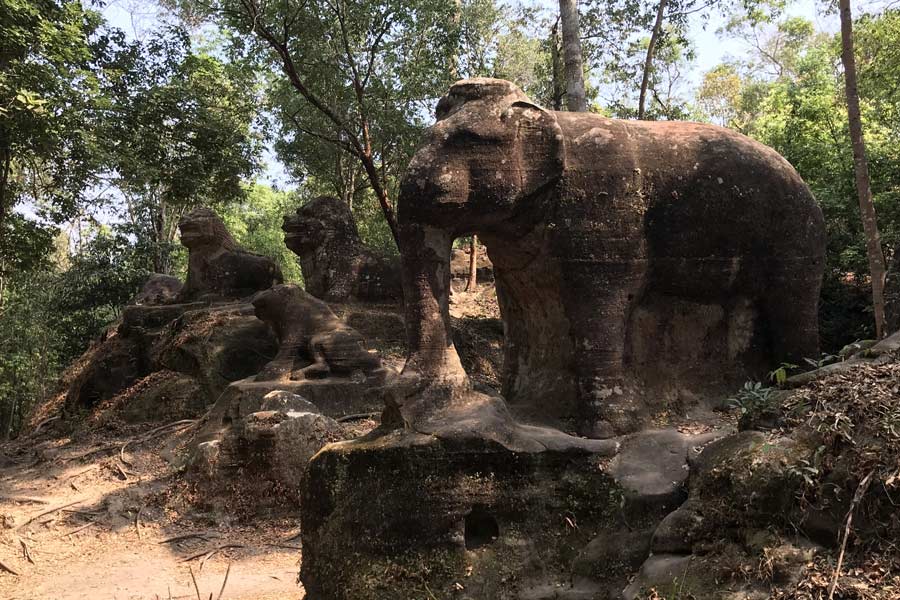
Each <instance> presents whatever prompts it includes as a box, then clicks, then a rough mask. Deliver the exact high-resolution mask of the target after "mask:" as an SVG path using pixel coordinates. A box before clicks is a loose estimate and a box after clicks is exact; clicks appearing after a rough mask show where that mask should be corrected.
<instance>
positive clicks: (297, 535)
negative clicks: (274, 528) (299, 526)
mask: <svg viewBox="0 0 900 600" xmlns="http://www.w3.org/2000/svg"><path fill="white" fill-rule="evenodd" d="M301 535H303V532H302V531H298V532H297V533H295V534H294V535H292V536H291V537H286V538H284V539H283V540H282V541H283V542H293V541H294V540H296V539H297V538H298V537H300V536H301Z"/></svg>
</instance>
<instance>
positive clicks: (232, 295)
mask: <svg viewBox="0 0 900 600" xmlns="http://www.w3.org/2000/svg"><path fill="white" fill-rule="evenodd" d="M178 228H179V230H180V232H181V243H182V244H183V245H184V246H186V247H187V249H188V275H187V281H186V282H185V284H184V287H183V288H182V290H181V293H180V294H179V300H181V301H182V302H189V301H195V300H237V299H239V298H246V297H248V296H251V295H253V294H254V293H255V292H258V291H259V290H264V289H267V288H269V287H271V286H272V285H274V284H276V283H281V282H282V281H283V279H282V275H281V269H280V268H279V267H278V265H277V264H275V262H274V261H273V260H272V259H270V258H267V257H265V256H260V255H258V254H253V253H251V252H247V251H246V250H244V249H242V248H241V247H240V246H239V245H238V243H237V242H236V241H235V240H234V238H233V237H231V234H230V233H228V229H226V227H225V223H224V222H223V221H222V219H221V218H220V217H219V216H218V215H217V214H216V213H215V212H213V211H212V210H210V209H209V208H205V207H200V208H195V209H194V210H192V211H191V212H189V213H187V214H186V215H184V216H183V217H182V218H181V220H180V221H179V222H178Z"/></svg>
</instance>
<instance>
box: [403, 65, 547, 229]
mask: <svg viewBox="0 0 900 600" xmlns="http://www.w3.org/2000/svg"><path fill="white" fill-rule="evenodd" d="M564 154H565V153H564V143H563V134H562V130H561V129H560V127H559V125H558V124H557V122H556V116H555V115H554V113H552V112H550V111H547V110H544V109H543V108H541V107H539V106H537V105H536V104H534V103H533V102H531V101H530V100H529V99H528V97H527V96H525V94H524V93H523V92H522V91H521V90H520V89H519V88H517V87H516V86H515V85H513V84H512V83H510V82H508V81H504V80H502V79H487V78H478V79H467V80H463V81H460V82H457V83H456V84H454V85H453V87H451V88H450V91H449V92H448V93H447V95H446V96H444V97H443V98H442V99H441V100H440V102H438V106H437V123H435V125H434V126H433V127H432V128H431V129H430V130H429V131H428V134H427V136H426V138H425V140H424V142H423V143H422V144H421V145H420V147H419V149H418V150H417V152H416V154H415V156H414V157H413V159H412V161H411V162H410V164H409V167H408V168H407V171H406V175H405V177H404V178H403V181H402V184H401V189H400V212H401V219H402V224H403V225H405V226H415V225H416V224H419V225H432V226H435V227H439V228H442V229H448V230H450V232H451V233H452V234H453V235H455V236H459V235H465V234H468V233H471V232H473V231H476V230H485V229H490V228H491V227H493V226H498V225H499V226H502V225H504V224H507V223H509V222H510V221H511V220H514V219H517V218H525V217H526V216H527V214H528V213H529V212H536V211H537V210H539V206H538V205H539V203H540V200H541V196H542V194H541V193H540V192H541V191H543V190H546V189H548V188H552V187H553V186H554V185H555V184H556V182H557V181H558V179H559V177H560V175H561V174H562V171H563V163H564Z"/></svg>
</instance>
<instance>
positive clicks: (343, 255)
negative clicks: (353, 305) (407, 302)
mask: <svg viewBox="0 0 900 600" xmlns="http://www.w3.org/2000/svg"><path fill="white" fill-rule="evenodd" d="M282 229H283V230H284V234H285V235H284V243H285V244H286V245H287V247H288V248H290V249H291V250H292V251H293V252H294V253H295V254H296V255H297V256H298V257H299V259H300V268H301V269H302V270H303V281H304V285H305V287H306V291H308V292H309V293H310V294H312V295H313V296H315V297H316V298H321V299H322V300H325V301H327V302H346V301H348V300H351V299H353V300H360V301H363V302H400V301H401V300H402V299H403V289H402V286H401V284H400V261H399V259H397V258H392V257H389V256H381V255H378V254H376V253H374V252H372V251H371V250H369V249H368V248H366V246H365V245H364V244H363V242H362V240H361V239H360V237H359V231H358V230H357V228H356V222H355V221H354V220H353V214H352V213H351V212H350V208H349V207H348V206H347V205H346V204H345V203H344V202H342V201H341V200H339V199H338V198H332V197H330V196H320V197H318V198H316V199H314V200H312V201H311V202H308V203H306V204H304V205H303V206H301V207H300V208H298V209H297V211H296V213H294V214H292V215H287V216H286V217H285V218H284V225H283V226H282Z"/></svg>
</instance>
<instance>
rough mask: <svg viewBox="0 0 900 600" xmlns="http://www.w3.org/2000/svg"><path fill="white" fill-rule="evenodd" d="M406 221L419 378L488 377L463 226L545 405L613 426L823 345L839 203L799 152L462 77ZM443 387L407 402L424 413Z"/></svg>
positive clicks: (525, 374)
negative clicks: (815, 180) (818, 184)
mask: <svg viewBox="0 0 900 600" xmlns="http://www.w3.org/2000/svg"><path fill="white" fill-rule="evenodd" d="M399 219H400V229H401V232H400V235H401V248H402V249H403V260H404V265H403V277H404V281H403V283H404V288H405V292H406V315H407V317H406V323H407V328H408V335H409V352H410V354H409V357H408V360H407V363H406V367H405V370H404V375H410V376H415V375H418V376H420V377H419V380H421V381H426V382H429V384H430V385H431V386H434V385H437V383H438V382H444V383H445V384H446V386H448V387H457V388H458V387H460V386H462V387H465V386H467V385H468V382H467V378H466V375H465V373H464V372H463V369H462V367H461V366H460V362H459V357H458V356H457V354H456V351H455V350H454V347H453V342H452V337H451V329H450V320H449V315H448V302H447V300H448V291H449V281H450V271H449V263H450V256H451V243H452V241H453V240H454V239H455V238H457V237H460V236H465V235H471V234H473V233H474V234H478V236H479V238H481V239H482V240H483V241H484V243H485V245H486V246H487V249H488V253H489V255H490V258H491V260H492V261H493V264H494V269H495V276H496V280H497V286H498V296H499V300H500V306H501V312H502V315H503V320H504V322H505V326H506V334H507V335H506V344H505V365H506V366H505V375H504V378H505V381H504V390H503V393H504V396H505V397H506V399H507V400H508V401H509V403H510V405H511V407H513V408H514V409H517V410H518V411H520V413H519V414H523V413H524V414H528V415H530V416H532V417H534V418H535V419H536V420H538V419H549V420H556V421H557V422H558V421H559V420H562V421H564V422H565V421H569V422H571V421H575V422H576V424H577V425H578V427H579V429H580V430H581V431H582V432H583V433H585V434H587V435H591V436H596V437H605V436H609V435H613V434H615V433H621V432H623V431H627V430H631V429H634V428H636V427H638V426H639V425H640V423H641V421H642V419H643V418H644V416H645V415H646V414H647V413H648V412H649V409H652V408H653V407H652V406H651V404H652V403H653V402H657V403H663V402H665V403H669V404H670V405H671V404H672V403H676V405H677V404H681V405H684V404H683V401H685V400H690V399H694V398H697V395H696V393H697V392H698V390H700V391H702V389H703V388H704V386H709V385H723V386H726V387H727V385H734V384H735V383H736V382H738V381H741V380H742V379H741V378H742V377H746V376H747V373H746V370H751V371H753V372H755V373H757V374H758V373H760V372H764V369H765V368H766V367H768V368H771V367H772V366H773V365H777V364H778V362H779V361H782V360H792V361H797V360H798V359H802V358H803V357H809V356H815V355H816V354H817V352H818V329H817V300H818V295H819V287H820V281H821V275H822V270H823V257H824V251H825V236H824V226H823V218H822V213H821V210H820V209H819V207H818V205H817V204H816V202H815V200H814V199H813V197H812V195H811V193H810V191H809V189H808V188H807V186H806V184H805V183H804V182H803V181H802V180H801V179H800V177H799V175H798V174H797V172H796V171H795V170H794V169H793V168H792V167H791V165H790V164H788V162H787V161H785V160H784V159H783V158H782V157H781V156H779V155H778V154H777V153H776V152H775V151H773V150H772V149H770V148H768V147H766V146H763V145H762V144H759V143H757V142H755V141H753V140H751V139H749V138H747V137H744V136H742V135H740V134H738V133H735V132H733V131H729V130H726V129H723V128H720V127H715V126H711V125H702V124H697V123H678V122H641V121H618V120H613V119H607V118H604V117H602V116H600V115H596V114H589V113H572V112H553V111H549V110H545V109H543V108H541V107H539V106H537V105H535V104H534V103H533V102H531V101H530V100H529V99H528V98H527V97H526V96H525V95H524V94H523V93H522V91H521V90H519V89H518V88H517V87H516V86H515V85H513V84H511V83H509V82H507V81H502V80H496V79H472V80H466V81H461V82H458V83H456V84H455V85H454V86H453V87H452V88H451V89H450V91H449V93H448V94H447V95H446V96H445V97H444V98H442V99H441V100H440V102H439V103H438V107H437V123H436V124H435V125H434V126H433V127H432V128H431V129H430V131H429V133H428V134H427V136H426V138H425V140H424V142H423V143H422V144H421V146H420V147H419V149H418V151H417V152H416V154H415V156H414V158H413V160H412V161H411V163H410V165H409V168H408V171H407V173H406V175H405V177H404V179H403V182H402V186H401V192H400V197H399ZM407 380H411V379H407ZM730 389H733V388H730ZM647 390H653V391H652V393H650V392H648V391H647ZM434 397H435V396H434V395H433V394H432V395H429V394H420V395H418V396H415V397H410V398H409V399H407V400H406V401H405V402H406V403H405V405H404V406H403V407H402V411H403V412H404V413H405V414H404V418H405V420H406V421H407V422H409V421H412V420H415V418H416V415H424V414H427V413H428V412H429V410H430V409H429V407H428V406H420V405H419V404H421V403H428V402H432V403H434V400H433V398H434ZM455 397H460V398H463V397H465V395H464V394H456V395H455Z"/></svg>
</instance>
